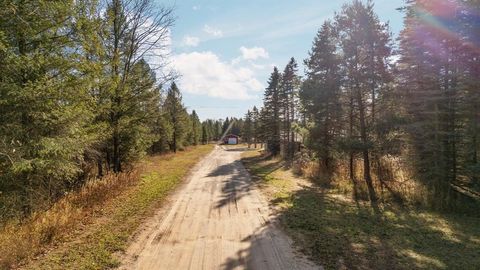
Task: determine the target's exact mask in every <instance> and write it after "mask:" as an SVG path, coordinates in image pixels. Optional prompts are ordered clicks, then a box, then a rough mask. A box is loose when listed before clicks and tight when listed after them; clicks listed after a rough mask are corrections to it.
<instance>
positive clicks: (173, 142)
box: [164, 83, 189, 152]
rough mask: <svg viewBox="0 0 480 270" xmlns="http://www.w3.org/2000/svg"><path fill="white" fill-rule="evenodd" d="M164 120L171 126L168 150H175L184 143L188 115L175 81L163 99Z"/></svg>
mask: <svg viewBox="0 0 480 270" xmlns="http://www.w3.org/2000/svg"><path fill="white" fill-rule="evenodd" d="M164 110H165V113H166V121H167V123H168V125H169V126H170V127H171V134H170V136H169V137H170V140H169V145H170V150H172V151H173V152H177V150H178V149H179V148H181V147H182V146H183V144H184V140H185V137H186V135H187V134H186V132H187V131H188V124H189V123H188V122H189V117H188V113H187V110H186V109H185V107H184V106H183V104H182V95H181V94H180V90H179V89H178V87H177V85H176V84H175V83H172V85H171V86H170V88H169V89H168V92H167V97H166V100H165V107H164Z"/></svg>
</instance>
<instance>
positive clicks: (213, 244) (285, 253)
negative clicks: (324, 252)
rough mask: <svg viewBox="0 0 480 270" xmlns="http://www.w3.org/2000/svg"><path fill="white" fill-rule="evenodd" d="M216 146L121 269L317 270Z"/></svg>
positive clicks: (230, 152) (230, 155) (237, 165)
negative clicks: (293, 247)
mask: <svg viewBox="0 0 480 270" xmlns="http://www.w3.org/2000/svg"><path fill="white" fill-rule="evenodd" d="M240 154H241V151H240V150H238V149H225V148H223V147H216V148H215V150H214V151H213V152H212V153H210V154H209V155H208V156H207V157H206V158H204V159H203V160H202V161H201V162H200V163H199V164H197V166H196V167H195V168H194V169H193V172H192V174H191V175H190V176H189V179H188V180H187V183H186V184H185V185H184V186H183V187H182V188H181V189H179V190H178V191H177V193H176V194H175V195H174V196H173V197H172V198H171V202H170V203H167V207H165V209H161V210H159V213H157V215H156V217H155V218H153V219H152V220H151V221H149V222H148V223H147V224H146V225H145V228H144V230H143V231H142V232H141V233H140V234H139V236H138V237H137V239H136V240H135V241H134V243H133V244H132V245H131V246H130V247H129V249H128V250H127V255H126V258H125V260H124V263H123V266H122V267H121V269H175V270H176V269H275V270H281V269H288V270H290V269H319V267H318V266H315V265H313V264H312V263H311V262H308V261H307V260H305V259H303V258H301V256H300V255H299V254H298V253H296V252H294V250H293V249H292V247H291V241H290V239H289V238H288V237H286V236H285V235H284V234H283V233H282V232H281V231H279V230H278V229H277V228H276V226H275V225H274V224H273V222H271V221H272V220H273V218H274V217H273V216H272V215H271V214H270V210H269V208H268V204H267V202H266V201H264V200H263V199H262V197H261V195H260V193H259V191H258V190H257V189H256V188H255V186H254V185H253V184H252V181H251V178H250V175H249V173H248V172H247V171H246V169H245V168H244V167H243V165H242V163H241V161H240Z"/></svg>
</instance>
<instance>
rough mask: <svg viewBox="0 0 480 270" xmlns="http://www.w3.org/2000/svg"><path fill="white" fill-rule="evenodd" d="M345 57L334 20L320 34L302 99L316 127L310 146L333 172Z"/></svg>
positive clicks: (313, 50) (338, 132)
mask: <svg viewBox="0 0 480 270" xmlns="http://www.w3.org/2000/svg"><path fill="white" fill-rule="evenodd" d="M340 64H341V56H340V55H339V54H338V38H337V36H336V30H335V29H334V27H333V25H332V24H331V22H330V21H326V22H325V23H324V24H323V25H322V28H321V29H320V31H319V32H318V34H317V36H316V37H315V40H314V42H313V47H312V49H311V51H310V52H309V58H308V59H306V60H305V65H306V67H307V71H306V74H307V77H306V79H305V81H304V82H303V86H302V89H301V91H300V98H301V101H302V104H303V107H304V109H305V111H306V112H307V114H308V116H309V119H311V121H312V126H311V128H310V129H309V132H310V136H309V147H310V148H311V149H313V150H314V151H315V152H316V153H317V155H318V157H319V160H320V161H321V163H322V165H323V167H324V168H325V169H326V170H327V171H328V172H331V171H332V169H333V168H332V162H333V159H334V155H333V153H334V152H335V151H336V149H335V147H336V141H338V140H339V136H340V131H341V129H340V128H341V123H340V121H341V117H342V113H343V112H342V107H341V70H340Z"/></svg>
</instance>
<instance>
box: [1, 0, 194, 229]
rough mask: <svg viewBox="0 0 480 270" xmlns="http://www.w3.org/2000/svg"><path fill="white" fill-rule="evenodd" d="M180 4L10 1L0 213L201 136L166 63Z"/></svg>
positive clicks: (25, 207) (43, 200)
mask: <svg viewBox="0 0 480 270" xmlns="http://www.w3.org/2000/svg"><path fill="white" fill-rule="evenodd" d="M172 12H173V10H172V8H167V7H162V6H159V5H157V4H155V3H154V1H150V0H135V1H117V0H112V1H95V0H93V1H90V0H85V1H2V2H1V3H0V59H1V60H0V70H1V72H0V191H1V196H0V220H2V221H5V220H8V219H11V218H22V217H28V216H29V215H30V214H31V213H33V212H35V211H39V210H44V209H48V208H49V207H50V206H51V205H52V204H53V203H54V202H55V201H57V200H58V199H59V198H61V197H62V196H63V195H64V194H65V193H68V192H70V191H72V190H74V189H76V188H78V187H81V186H82V185H83V184H84V183H85V182H86V181H87V180H89V179H91V178H95V177H102V176H103V175H107V174H110V173H118V172H122V171H128V170H129V168H131V167H132V165H133V164H134V163H135V162H136V161H138V160H139V159H140V158H141V157H142V156H144V155H146V154H156V153H163V152H168V151H177V150H179V149H183V148H184V147H187V146H189V145H197V144H199V142H200V140H201V132H202V126H201V123H200V120H199V117H198V115H197V114H196V112H195V110H193V111H192V112H191V113H188V112H187V109H186V107H185V106H184V105H183V103H182V95H181V93H180V89H179V88H178V87H177V85H176V84H175V83H174V82H173V83H171V81H174V79H175V78H176V74H174V73H172V72H170V71H169V70H168V68H167V67H166V66H167V64H168V63H167V56H168V51H167V47H166V46H167V43H166V42H167V41H168V39H169V31H170V30H169V29H170V27H171V26H172V25H173V23H174V19H175V17H174V15H173V13H172Z"/></svg>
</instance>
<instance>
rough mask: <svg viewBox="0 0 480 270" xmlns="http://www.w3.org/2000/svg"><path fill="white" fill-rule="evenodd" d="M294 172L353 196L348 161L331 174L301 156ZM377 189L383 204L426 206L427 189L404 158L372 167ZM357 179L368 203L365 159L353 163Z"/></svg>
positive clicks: (387, 159) (359, 192)
mask: <svg viewBox="0 0 480 270" xmlns="http://www.w3.org/2000/svg"><path fill="white" fill-rule="evenodd" d="M292 169H293V172H295V174H297V175H298V176H302V177H305V178H308V179H311V180H312V181H314V182H315V183H316V184H319V185H321V186H328V187H331V188H334V189H335V190H337V191H338V192H340V193H342V194H346V195H348V194H350V195H352V196H353V194H354V185H353V183H352V180H351V179H350V175H349V167H348V163H347V162H346V161H340V162H338V163H337V164H336V167H335V170H334V171H333V173H328V172H327V171H326V170H325V169H324V168H322V166H320V165H319V164H318V162H316V161H311V160H310V159H309V158H308V157H299V158H297V160H296V161H295V163H294V165H293V168H292ZM371 175H372V178H373V183H374V187H375V189H376V190H377V192H378V193H379V196H380V197H381V198H382V199H383V200H384V201H392V200H394V201H397V202H403V203H405V202H406V203H411V204H417V205H426V203H427V202H426V201H425V194H427V192H426V190H425V189H424V188H423V187H422V186H421V185H419V184H418V182H417V181H414V177H413V174H412V172H411V171H410V170H409V169H408V166H407V165H406V164H404V163H403V162H402V160H401V159H398V158H394V157H382V158H380V159H379V160H377V161H376V162H375V163H373V164H372V172H371ZM354 179H355V183H356V188H357V199H360V200H368V191H367V187H366V183H365V181H364V180H363V179H364V177H363V160H361V159H359V158H357V159H356V161H355V163H354Z"/></svg>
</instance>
